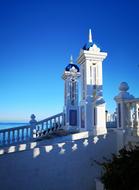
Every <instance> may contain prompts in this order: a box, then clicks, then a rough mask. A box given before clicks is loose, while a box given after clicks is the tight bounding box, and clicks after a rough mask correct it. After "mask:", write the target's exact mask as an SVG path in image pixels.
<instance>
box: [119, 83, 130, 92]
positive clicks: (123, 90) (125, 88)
mask: <svg viewBox="0 0 139 190" xmlns="http://www.w3.org/2000/svg"><path fill="white" fill-rule="evenodd" d="M119 90H120V91H122V92H126V91H128V90H129V86H128V84H127V82H121V84H120V86H119Z"/></svg>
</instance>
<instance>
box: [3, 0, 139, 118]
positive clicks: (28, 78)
mask: <svg viewBox="0 0 139 190" xmlns="http://www.w3.org/2000/svg"><path fill="white" fill-rule="evenodd" d="M138 10H139V1H138V0H134V1H133V0H84V1H82V0H80V1H77V0H70V1H68V0H63V1H61V0H60V1H59V0H57V1H56V0H55V1H53V0H32V1H31V0H12V1H11V0H9V1H8V0H0V120H28V119H29V117H30V114H32V113H34V114H36V116H37V119H42V118H45V117H47V116H50V115H53V114H56V113H59V112H61V111H62V109H63V89H64V88H63V87H64V83H63V81H62V79H61V75H62V73H63V71H64V67H65V66H66V65H67V64H68V62H69V57H70V54H73V57H74V59H75V61H76V59H77V56H78V55H79V51H80V49H81V47H82V46H83V45H84V44H85V43H86V42H87V40H88V29H89V28H91V29H92V34H93V41H94V43H96V44H97V45H98V46H99V47H100V48H101V49H102V50H103V51H106V52H108V57H107V59H106V60H105V61H104V64H103V79H104V80H103V81H104V98H105V100H106V103H107V109H108V110H109V111H113V110H114V109H115V102H114V100H113V97H114V96H115V95H116V94H117V93H118V90H117V88H118V86H119V83H120V82H121V81H126V82H128V83H129V85H130V92H131V93H132V94H134V95H135V96H139V67H138V65H139V11H138Z"/></svg>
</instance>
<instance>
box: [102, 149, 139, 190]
mask: <svg viewBox="0 0 139 190" xmlns="http://www.w3.org/2000/svg"><path fill="white" fill-rule="evenodd" d="M99 165H101V166H102V167H103V173H102V176H101V181H102V183H103V184H104V187H105V189H106V190H139V147H134V148H130V149H126V148H123V149H121V150H120V151H119V155H115V154H113V155H112V159H111V160H108V159H106V158H105V161H104V162H103V163H99Z"/></svg>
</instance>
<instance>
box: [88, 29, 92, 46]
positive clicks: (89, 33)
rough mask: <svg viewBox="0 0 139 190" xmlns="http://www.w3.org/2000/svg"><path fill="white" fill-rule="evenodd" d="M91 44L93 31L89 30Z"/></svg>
mask: <svg viewBox="0 0 139 190" xmlns="http://www.w3.org/2000/svg"><path fill="white" fill-rule="evenodd" d="M89 43H92V33H91V29H89Z"/></svg>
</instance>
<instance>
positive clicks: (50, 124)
mask: <svg viewBox="0 0 139 190" xmlns="http://www.w3.org/2000/svg"><path fill="white" fill-rule="evenodd" d="M63 116H64V114H63V113H59V114H57V115H54V116H52V117H49V118H47V119H44V120H41V121H38V122H37V121H36V120H35V116H34V115H32V116H31V121H30V124H29V125H26V126H20V127H14V128H9V129H2V130H0V146H9V145H11V144H18V143H21V142H27V141H32V140H35V139H36V138H38V137H41V136H44V135H46V134H50V133H53V132H54V131H56V130H59V129H60V128H61V127H62V126H63V125H64V123H63V121H64V119H63Z"/></svg>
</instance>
